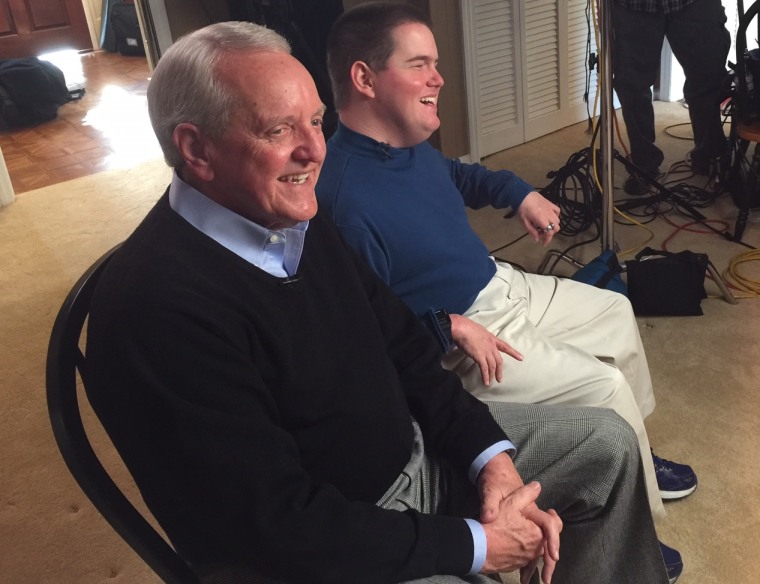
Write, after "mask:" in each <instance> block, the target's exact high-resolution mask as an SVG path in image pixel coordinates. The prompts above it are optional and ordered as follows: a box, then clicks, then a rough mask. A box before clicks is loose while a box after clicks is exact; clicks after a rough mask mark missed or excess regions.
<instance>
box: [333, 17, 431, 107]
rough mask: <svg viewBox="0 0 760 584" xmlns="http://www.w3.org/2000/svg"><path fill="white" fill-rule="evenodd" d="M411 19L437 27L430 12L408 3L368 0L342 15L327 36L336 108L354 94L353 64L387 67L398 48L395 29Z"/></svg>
mask: <svg viewBox="0 0 760 584" xmlns="http://www.w3.org/2000/svg"><path fill="white" fill-rule="evenodd" d="M410 22H411V23H419V24H424V25H425V26H427V27H428V28H429V29H431V30H432V28H433V23H432V22H431V20H430V18H429V17H428V15H427V14H425V13H424V12H422V11H421V10H420V9H418V8H417V7H416V6H413V5H411V4H406V3H404V2H367V3H364V4H359V5H358V6H356V7H355V8H353V9H351V10H348V11H346V12H344V13H343V14H342V15H341V16H339V17H338V19H337V20H336V21H335V23H334V24H333V26H332V29H331V30H330V35H329V37H328V38H327V70H328V72H329V74H330V82H331V83H332V90H333V97H334V99H335V107H336V109H338V110H340V108H341V106H342V105H344V104H345V103H346V100H347V99H348V96H349V94H350V90H351V87H350V85H351V79H350V73H351V66H352V65H353V64H354V63H356V62H357V61H363V62H364V63H366V64H367V65H369V66H370V67H371V68H372V69H374V70H376V71H382V70H383V69H385V67H386V64H387V62H388V58H389V57H390V56H391V54H393V50H394V48H395V47H394V44H393V31H394V30H395V29H396V28H397V27H399V26H401V25H402V24H407V23H410Z"/></svg>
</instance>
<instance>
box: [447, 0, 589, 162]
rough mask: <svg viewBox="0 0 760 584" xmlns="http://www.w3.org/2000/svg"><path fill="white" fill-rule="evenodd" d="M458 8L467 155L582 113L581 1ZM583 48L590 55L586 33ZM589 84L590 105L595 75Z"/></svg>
mask: <svg viewBox="0 0 760 584" xmlns="http://www.w3.org/2000/svg"><path fill="white" fill-rule="evenodd" d="M461 6H462V21H463V26H464V39H465V43H464V44H465V70H466V76H467V88H468V108H469V116H470V143H471V148H470V150H471V153H470V154H471V158H482V157H484V156H487V155H488V154H492V153H494V152H498V151H500V150H504V149H505V148H509V147H511V146H515V145H517V144H521V143H523V142H526V141H528V140H532V139H534V138H537V137H539V136H543V135H544V134H548V133H550V132H553V131H555V130H558V129H560V128H563V127H565V126H567V125H570V124H573V123H575V122H578V121H580V120H583V119H585V118H586V116H587V113H586V112H587V106H586V103H585V102H584V101H583V96H584V94H585V93H586V92H587V87H586V86H587V83H586V59H587V56H586V45H587V40H588V38H589V33H588V27H587V25H586V20H587V16H586V6H587V0H565V1H563V0H462V4H461ZM589 18H590V15H589ZM591 47H592V51H593V52H595V51H596V49H595V42H594V35H593V31H592V33H591ZM589 89H590V96H589V99H590V105H589V106H588V109H589V110H590V109H591V108H592V107H593V99H594V94H595V91H596V74H595V73H594V75H593V79H592V81H591V84H590V86H589Z"/></svg>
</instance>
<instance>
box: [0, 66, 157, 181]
mask: <svg viewBox="0 0 760 584" xmlns="http://www.w3.org/2000/svg"><path fill="white" fill-rule="evenodd" d="M49 60H50V61H53V62H54V63H55V64H56V65H58V66H59V67H60V68H61V69H62V70H63V71H64V75H65V76H66V82H67V85H69V88H71V87H72V85H74V86H76V85H80V84H81V85H83V86H84V88H85V90H86V93H85V95H84V97H83V98H82V99H80V100H79V101H74V102H70V103H67V104H64V105H62V106H61V107H60V108H59V110H58V117H57V118H56V119H55V120H52V121H50V122H46V123H44V124H40V125H37V126H34V127H29V128H23V129H18V130H15V131H11V132H2V133H0V149H2V153H3V156H4V157H5V163H6V165H7V167H8V173H9V174H10V177H11V183H12V185H13V189H14V191H15V192H16V194H17V195H18V194H21V193H24V192H27V191H30V190H33V189H37V188H40V187H44V186H48V185H51V184H57V183H60V182H64V181H67V180H71V179H74V178H79V177H81V176H86V175H90V174H95V173H97V172H100V171H103V170H111V169H115V168H127V167H130V166H133V165H134V164H136V163H138V162H141V161H143V160H148V159H151V158H157V157H160V156H161V151H160V148H159V146H158V142H157V140H156V138H155V136H154V134H153V130H152V128H151V126H150V122H149V121H148V111H147V104H146V97H145V95H146V91H147V88H148V81H149V79H150V69H149V67H148V62H147V60H146V58H145V57H125V56H122V55H120V54H118V53H109V52H106V51H96V52H90V53H84V54H81V55H80V54H77V53H75V52H69V53H66V54H64V53H59V54H55V55H51V56H50V57H49Z"/></svg>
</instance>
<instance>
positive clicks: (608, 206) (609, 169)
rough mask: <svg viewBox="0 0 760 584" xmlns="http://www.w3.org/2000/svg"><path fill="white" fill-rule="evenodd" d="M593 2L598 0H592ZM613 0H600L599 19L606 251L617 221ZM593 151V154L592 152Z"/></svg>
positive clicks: (600, 130) (612, 246) (604, 236)
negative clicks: (614, 149) (614, 151)
mask: <svg viewBox="0 0 760 584" xmlns="http://www.w3.org/2000/svg"><path fill="white" fill-rule="evenodd" d="M591 1H592V2H593V1H594V0H591ZM611 7H612V0H600V2H599V11H600V16H599V22H600V28H601V31H602V33H601V35H600V37H601V38H600V42H599V45H600V46H599V47H598V50H599V55H600V56H601V59H600V61H599V65H600V66H599V78H600V83H599V86H600V88H601V91H602V99H601V106H600V115H599V135H600V144H601V154H602V180H601V187H602V189H601V190H602V238H601V239H602V240H601V243H602V251H607V250H608V249H612V250H614V249H615V237H614V235H615V234H614V225H615V219H614V214H615V194H614V186H613V178H614V173H613V164H614V162H615V160H614V157H613V154H612V151H613V144H614V142H613V140H614V138H613V132H612V130H613V127H614V123H613V120H612V116H613V115H614V105H613V103H612V14H611V13H610V12H611V10H610V9H611ZM592 155H593V154H592Z"/></svg>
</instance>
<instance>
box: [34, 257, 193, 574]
mask: <svg viewBox="0 0 760 584" xmlns="http://www.w3.org/2000/svg"><path fill="white" fill-rule="evenodd" d="M118 247H119V246H116V247H114V248H113V249H111V250H110V251H109V252H107V253H106V254H105V255H104V256H103V257H101V258H100V259H99V260H98V261H96V262H95V263H94V264H93V265H92V266H90V268H89V269H88V270H87V271H86V272H85V273H84V274H83V275H82V277H81V278H79V281H78V282H77V283H76V284H75V285H74V287H73V288H72V289H71V292H69V294H68V296H67V297H66V300H65V301H64V303H63V306H61V309H60V311H59V312H58V316H57V317H56V319H55V324H54V325H53V331H52V333H51V335H50V344H49V346H48V354H47V381H46V383H47V402H48V412H49V414H50V422H51V424H52V426H53V433H54V434H55V439H56V442H57V443H58V448H59V449H60V451H61V454H62V455H63V459H64V460H65V462H66V464H67V466H68V467H69V470H70V471H71V474H72V475H74V478H75V479H76V481H77V483H79V486H80V487H81V488H82V490H83V491H84V492H85V494H86V495H87V497H89V499H90V500H91V501H92V502H93V504H94V505H95V507H96V508H97V510H98V511H100V513H101V514H102V515H103V517H105V518H106V520H107V521H108V523H110V524H111V527H113V528H114V529H115V530H116V532H117V533H118V534H119V535H120V536H121V537H122V538H124V540H125V541H126V542H127V543H128V544H129V545H130V546H132V549H134V550H135V551H136V552H137V553H138V554H139V555H140V557H141V558H142V559H143V560H144V561H145V563H147V564H148V565H149V566H150V567H151V568H152V569H153V570H154V571H155V572H156V574H158V575H159V576H160V577H161V579H163V581H164V582H167V583H169V584H198V583H199V579H198V577H197V576H196V575H195V573H193V571H192V570H191V569H190V567H189V566H188V565H187V563H185V561H184V560H183V559H182V558H180V557H179V555H177V553H176V552H175V551H174V549H173V548H172V547H171V546H170V545H169V544H168V543H167V541H166V540H165V539H164V538H163V537H162V536H161V535H159V533H158V532H157V531H156V530H155V529H154V528H153V527H152V526H151V525H150V523H148V521H147V520H146V519H145V517H143V516H142V515H141V514H140V512H139V511H138V510H137V509H136V508H135V507H134V505H132V503H130V501H129V500H128V499H127V498H126V497H125V496H124V494H123V493H122V491H121V490H120V489H119V487H118V486H116V484H115V483H114V481H113V480H112V479H111V477H110V476H109V474H108V472H107V471H106V470H105V469H104V468H103V465H102V464H101V463H100V460H98V457H97V455H96V454H95V452H94V451H93V449H92V445H91V444H90V441H89V439H88V437H87V434H86V432H85V429H84V426H83V424H82V417H81V412H80V409H79V402H78V400H77V377H79V379H80V380H81V382H82V384H84V383H85V382H86V373H87V372H86V365H87V364H86V360H85V356H84V352H83V351H82V349H81V348H80V339H81V336H82V330H83V327H84V323H85V321H86V319H87V315H88V312H89V307H90V301H91V299H92V293H93V290H94V289H95V285H96V284H97V281H98V277H99V276H100V274H101V273H102V272H103V268H104V267H105V266H106V264H107V263H108V261H109V260H110V259H111V256H112V255H113V253H114V252H115V251H116V249H118ZM77 373H78V374H79V375H78V376H77Z"/></svg>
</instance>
